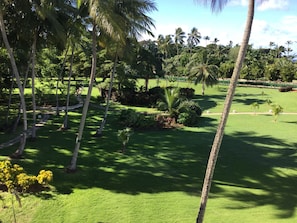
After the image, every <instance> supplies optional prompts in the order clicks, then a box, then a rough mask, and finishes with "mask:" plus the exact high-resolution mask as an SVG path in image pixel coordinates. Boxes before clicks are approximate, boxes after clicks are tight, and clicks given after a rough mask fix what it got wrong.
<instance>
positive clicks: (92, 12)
mask: <svg viewBox="0 0 297 223" xmlns="http://www.w3.org/2000/svg"><path fill="white" fill-rule="evenodd" d="M153 10H156V6H155V4H154V2H153V1H150V0H146V1H142V0H132V1H118V0H110V1H101V0H97V1H91V0H90V1H89V0H77V1H68V0H65V1H54V0H41V1H37V0H36V1H7V2H6V1H4V2H3V3H1V6H0V28H1V34H2V37H3V40H4V43H5V47H6V49H7V51H8V53H9V58H10V62H11V66H12V69H13V75H14V77H15V78H16V81H17V83H18V88H19V94H20V98H21V108H22V114H23V121H24V125H23V126H24V131H23V137H22V141H21V144H20V147H19V148H18V149H17V150H16V151H15V153H14V156H15V157H19V156H21V155H22V154H23V151H24V148H25V145H26V138H27V130H28V125H27V112H26V102H25V99H24V90H23V89H24V88H25V86H24V85H22V83H21V78H20V74H19V70H18V66H17V60H16V59H15V57H14V52H13V51H12V48H14V49H15V48H16V47H17V46H18V45H17V42H18V41H17V40H16V39H14V38H13V37H14V36H13V35H14V34H15V33H16V34H15V35H16V36H19V38H21V39H22V40H24V39H26V37H25V36H23V33H33V35H32V37H31V38H27V39H26V41H25V40H24V42H25V43H26V45H27V46H28V47H27V48H26V47H24V45H23V46H22V47H23V48H22V50H26V49H27V50H28V51H30V55H31V56H30V60H29V63H30V67H31V70H32V95H33V96H32V97H33V99H32V103H33V119H34V121H33V133H32V136H34V135H35V134H34V127H35V119H36V115H35V109H36V105H35V99H34V97H35V92H34V90H35V87H34V80H35V78H34V77H35V64H36V62H35V61H36V59H35V58H36V48H37V47H42V46H46V45H49V44H56V46H59V47H62V48H64V49H65V58H66V57H67V54H68V53H69V52H71V54H72V55H73V51H74V50H75V48H76V47H77V46H78V45H79V44H80V43H81V42H82V41H81V37H82V36H86V35H84V34H83V33H85V32H89V33H91V44H92V59H91V60H92V63H91V72H90V77H89V87H88V93H87V96H86V99H85V103H84V107H83V113H82V118H81V122H80V127H79V130H78V134H77V138H76V144H75V148H74V152H73V158H72V160H71V164H70V166H69V170H70V171H74V170H75V169H76V160H77V155H78V151H79V148H80V144H81V140H82V135H83V130H84V124H85V119H86V115H87V111H88V106H89V101H90V97H91V94H92V88H93V85H94V79H95V75H96V69H97V49H98V48H99V47H98V40H99V39H100V44H101V45H102V44H103V45H104V46H105V47H107V48H108V47H109V46H111V43H112V44H114V43H116V45H117V46H116V50H115V51H114V57H115V58H117V57H118V56H119V54H120V53H121V52H122V50H121V49H122V48H123V47H125V45H126V43H127V40H128V39H129V38H136V37H138V36H139V35H140V34H141V33H148V34H151V35H152V32H151V27H153V26H154V24H153V21H152V19H151V18H150V17H149V16H148V13H149V12H151V11H153ZM17 14H22V17H23V20H25V21H32V23H31V26H30V27H27V26H26V28H27V30H22V31H23V32H22V33H18V30H15V29H14V28H13V26H14V23H17V24H18V23H21V21H20V20H17V21H14V20H13V19H12V18H14V17H16V16H17ZM9 37H10V39H9ZM54 37H55V38H57V37H58V38H59V39H58V41H57V39H54ZM11 44H12V45H13V47H11ZM69 49H70V50H69ZM72 60H73V58H72ZM115 61H116V59H115ZM115 63H116V62H115ZM70 67H71V66H70ZM69 73H70V76H71V68H70V72H69ZM70 76H69V77H70ZM111 79H112V78H111ZM57 86H58V83H57ZM68 89H69V88H68ZM57 101H58V100H57ZM57 105H58V103H57ZM57 107H58V106H57ZM66 114H67V113H66ZM65 119H67V117H65ZM65 124H66V125H67V122H66V123H65Z"/></svg>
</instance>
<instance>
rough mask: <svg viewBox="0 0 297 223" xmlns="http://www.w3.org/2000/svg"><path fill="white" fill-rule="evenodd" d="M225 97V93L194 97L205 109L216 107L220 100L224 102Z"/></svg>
mask: <svg viewBox="0 0 297 223" xmlns="http://www.w3.org/2000/svg"><path fill="white" fill-rule="evenodd" d="M224 99H225V95H203V96H200V95H199V96H197V95H195V97H194V98H193V100H194V101H195V102H198V104H199V106H200V107H201V108H202V110H203V111H206V110H210V109H212V108H215V107H216V106H217V104H218V101H221V102H222V103H223V101H224Z"/></svg>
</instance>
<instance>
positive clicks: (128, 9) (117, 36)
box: [68, 0, 156, 172]
mask: <svg viewBox="0 0 297 223" xmlns="http://www.w3.org/2000/svg"><path fill="white" fill-rule="evenodd" d="M77 3H78V7H81V6H84V5H88V6H89V15H90V17H91V20H92V28H93V30H92V68H91V74H90V80H89V87H88V93H87V96H86V99H85V103H84V107H83V112H82V117H81V121H80V126H79V131H78V134H77V137H76V143H75V148H74V151H73V156H72V159H71V163H70V166H69V167H68V170H69V171H70V172H73V171H75V169H76V162H77V157H78V152H79V149H80V144H81V139H82V135H83V130H84V126H85V121H86V117H87V112H88V107H89V103H90V99H91V94H92V89H93V85H94V79H95V73H96V66H97V59H96V58H97V47H96V45H97V35H98V31H99V32H101V33H102V32H103V33H105V34H107V35H110V36H111V37H112V38H113V39H114V40H115V41H117V42H118V43H124V42H125V40H126V38H127V35H132V36H138V35H140V33H141V32H143V31H144V30H145V31H147V32H149V33H150V34H151V35H152V33H151V32H150V31H149V27H150V26H152V25H153V23H152V20H151V19H150V18H149V17H148V16H147V15H146V14H145V13H146V12H149V11H151V10H155V9H156V8H155V5H154V3H153V2H151V1H149V0H148V1H140V0H133V1H127V2H123V1H116V2H114V1H103V0H98V1H93V0H85V1H83V2H82V0H78V1H77ZM82 3H84V5H82ZM135 16H141V18H143V19H142V20H141V19H137V18H136V17H135Z"/></svg>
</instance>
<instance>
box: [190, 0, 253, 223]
mask: <svg viewBox="0 0 297 223" xmlns="http://www.w3.org/2000/svg"><path fill="white" fill-rule="evenodd" d="M227 2H228V0H209V1H207V3H210V5H211V8H212V9H213V10H221V9H222V7H223V6H224V5H225V4H226V3H227ZM254 8H255V0H249V5H248V14H247V20H246V27H245V31H244V34H243V39H242V43H241V46H240V50H239V54H238V57H237V60H236V64H235V67H234V70H233V74H232V78H231V80H230V85H229V88H228V92H227V95H226V99H225V105H224V109H223V113H222V116H221V120H220V123H219V125H218V128H217V132H216V135H215V138H214V141H213V144H212V148H211V152H210V155H209V159H208V164H207V168H206V172H205V178H204V182H203V187H202V192H201V201H200V207H199V211H198V216H197V219H196V222H197V223H202V222H203V218H204V214H205V210H206V204H207V200H208V194H209V191H210V188H211V183H212V178H213V173H214V170H215V165H216V161H217V158H218V154H219V150H220V146H221V143H222V140H223V135H224V129H225V126H226V123H227V119H228V116H229V112H230V108H231V104H232V99H233V97H234V93H235V89H236V85H237V82H238V78H239V74H240V70H241V67H242V63H243V60H244V58H245V53H246V50H247V47H248V42H249V38H250V34H251V30H252V23H253V19H254Z"/></svg>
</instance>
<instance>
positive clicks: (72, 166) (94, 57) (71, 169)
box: [68, 21, 97, 172]
mask: <svg viewBox="0 0 297 223" xmlns="http://www.w3.org/2000/svg"><path fill="white" fill-rule="evenodd" d="M96 36H97V29H96V24H95V21H94V23H93V31H92V68H91V74H90V80H89V88H88V93H87V96H86V99H85V103H84V107H83V112H82V117H81V120H80V126H79V131H78V134H77V137H76V141H75V148H74V151H73V155H72V159H71V163H70V166H69V167H68V171H69V172H74V171H75V170H76V162H77V157H78V152H79V149H80V144H81V139H82V135H83V131H84V127H85V122H86V118H87V113H88V108H89V103H90V99H91V94H92V89H93V84H94V79H95V73H96V64H97V55H96V54H97V50H96V45H97V42H96V39H97V38H96Z"/></svg>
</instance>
